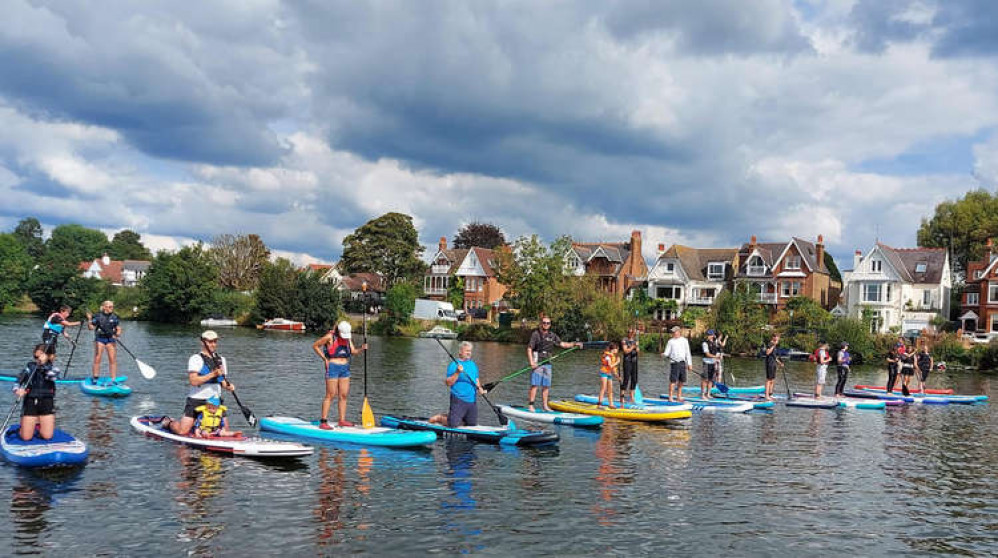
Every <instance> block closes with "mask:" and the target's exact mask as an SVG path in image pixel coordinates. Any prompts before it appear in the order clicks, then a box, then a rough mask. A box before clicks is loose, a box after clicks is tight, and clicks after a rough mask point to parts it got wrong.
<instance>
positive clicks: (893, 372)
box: [887, 345, 901, 393]
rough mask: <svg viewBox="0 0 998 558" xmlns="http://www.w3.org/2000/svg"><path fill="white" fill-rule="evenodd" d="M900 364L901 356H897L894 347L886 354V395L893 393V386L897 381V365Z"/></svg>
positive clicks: (896, 350)
mask: <svg viewBox="0 0 998 558" xmlns="http://www.w3.org/2000/svg"><path fill="white" fill-rule="evenodd" d="M900 362H901V355H899V354H898V348H897V345H895V346H893V347H891V350H890V351H889V352H888V353H887V393H890V392H892V391H894V384H895V383H896V382H897V379H898V363H900Z"/></svg>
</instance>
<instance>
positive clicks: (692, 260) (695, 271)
mask: <svg viewBox="0 0 998 558" xmlns="http://www.w3.org/2000/svg"><path fill="white" fill-rule="evenodd" d="M658 250H659V256H658V259H656V260H655V265H653V266H652V268H651V271H649V272H648V296H649V297H650V298H653V299H661V300H674V301H675V302H676V306H677V314H682V312H683V310H685V309H686V308H687V307H691V306H702V307H707V306H710V305H711V304H713V303H714V300H715V299H716V298H717V296H718V295H719V294H720V293H721V291H723V290H724V289H725V287H727V286H728V282H729V281H730V280H731V278H732V274H733V269H732V262H733V261H734V259H735V255H736V254H737V253H738V249H737V248H690V247H689V246H681V245H678V244H676V245H673V246H672V247H670V248H669V249H668V250H665V245H664V244H659V245H658ZM655 317H656V318H657V319H671V318H674V317H675V316H673V315H672V312H671V311H665V312H660V313H659V315H656V316H655Z"/></svg>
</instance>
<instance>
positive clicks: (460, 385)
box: [447, 360, 478, 403]
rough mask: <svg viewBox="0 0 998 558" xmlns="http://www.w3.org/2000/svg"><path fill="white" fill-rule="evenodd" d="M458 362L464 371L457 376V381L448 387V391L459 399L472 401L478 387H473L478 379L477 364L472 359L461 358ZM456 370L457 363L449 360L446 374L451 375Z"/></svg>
mask: <svg viewBox="0 0 998 558" xmlns="http://www.w3.org/2000/svg"><path fill="white" fill-rule="evenodd" d="M458 362H460V363H461V367H462V368H464V372H462V373H461V374H460V375H459V376H458V377H457V381H456V382H454V385H452V386H451V387H450V393H451V395H453V396H454V397H457V398H458V399H460V400H461V401H466V402H468V403H474V402H475V397H476V396H477V394H478V389H477V388H476V387H475V382H477V381H478V365H477V364H475V361H473V360H461V361H458ZM456 371H457V365H456V364H454V363H453V362H451V363H450V366H448V367H447V376H448V377H450V376H453V375H454V372H456ZM469 378H470V379H469Z"/></svg>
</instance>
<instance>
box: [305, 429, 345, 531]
mask: <svg viewBox="0 0 998 558" xmlns="http://www.w3.org/2000/svg"><path fill="white" fill-rule="evenodd" d="M345 478H346V472H345V470H344V467H343V453H342V452H336V453H335V454H333V455H330V452H329V450H328V449H326V448H323V449H321V450H319V500H318V502H317V503H318V505H317V506H316V508H315V512H314V514H313V515H315V519H316V523H317V524H318V529H317V531H316V539H317V540H316V545H317V546H318V547H319V548H323V547H326V546H328V545H329V544H331V543H333V542H335V541H334V538H333V536H334V535H335V534H336V532H337V531H339V530H340V529H342V528H343V522H342V521H340V508H341V507H342V505H343V483H344V480H345Z"/></svg>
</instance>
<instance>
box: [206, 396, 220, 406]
mask: <svg viewBox="0 0 998 558" xmlns="http://www.w3.org/2000/svg"><path fill="white" fill-rule="evenodd" d="M205 403H207V404H209V405H214V406H216V407H218V406H219V405H221V404H222V400H221V399H219V398H218V396H217V395H212V396H211V397H209V398H208V399H205Z"/></svg>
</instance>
